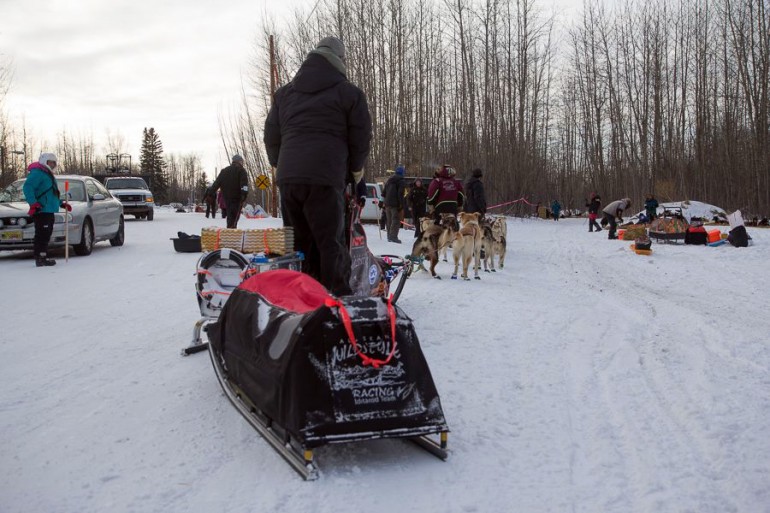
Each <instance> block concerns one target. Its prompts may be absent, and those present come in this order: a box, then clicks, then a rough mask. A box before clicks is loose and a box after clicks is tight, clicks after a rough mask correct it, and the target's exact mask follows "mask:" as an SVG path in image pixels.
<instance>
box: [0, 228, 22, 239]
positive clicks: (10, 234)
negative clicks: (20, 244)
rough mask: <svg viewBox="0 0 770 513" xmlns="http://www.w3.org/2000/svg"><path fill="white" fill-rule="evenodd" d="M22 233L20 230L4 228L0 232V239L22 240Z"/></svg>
mask: <svg viewBox="0 0 770 513" xmlns="http://www.w3.org/2000/svg"><path fill="white" fill-rule="evenodd" d="M23 238H24V234H23V232H22V231H21V230H5V231H2V232H0V240H22V239H23Z"/></svg>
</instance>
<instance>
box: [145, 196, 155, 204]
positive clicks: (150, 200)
mask: <svg viewBox="0 0 770 513" xmlns="http://www.w3.org/2000/svg"><path fill="white" fill-rule="evenodd" d="M144 201H146V202H147V203H153V201H152V196H147V197H146V198H144Z"/></svg>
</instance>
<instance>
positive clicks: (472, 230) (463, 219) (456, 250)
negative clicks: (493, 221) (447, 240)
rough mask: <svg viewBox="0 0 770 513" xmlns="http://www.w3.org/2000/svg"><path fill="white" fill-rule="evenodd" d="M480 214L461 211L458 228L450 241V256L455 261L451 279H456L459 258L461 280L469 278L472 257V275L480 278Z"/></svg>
mask: <svg viewBox="0 0 770 513" xmlns="http://www.w3.org/2000/svg"><path fill="white" fill-rule="evenodd" d="M480 218H481V214H479V213H478V212H474V213H473V214H468V213H466V212H463V213H461V214H460V230H459V231H458V232H457V234H456V235H455V238H454V241H453V242H452V257H453V258H454V261H455V271H454V273H453V274H452V279H453V280H456V279H457V269H458V267H459V266H460V260H462V264H463V273H462V275H460V276H461V278H462V279H463V280H470V278H468V266H469V265H470V263H471V259H473V277H474V278H475V279H477V280H480V279H481V277H479V267H481V265H480V255H481V239H482V231H481V226H480V225H479V219H480Z"/></svg>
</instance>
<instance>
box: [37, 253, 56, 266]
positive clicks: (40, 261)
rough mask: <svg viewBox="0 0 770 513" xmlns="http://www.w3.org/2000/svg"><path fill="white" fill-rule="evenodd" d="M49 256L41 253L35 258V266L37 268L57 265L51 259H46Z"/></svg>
mask: <svg viewBox="0 0 770 513" xmlns="http://www.w3.org/2000/svg"><path fill="white" fill-rule="evenodd" d="M46 257H47V255H46V254H45V253H40V254H39V255H38V256H37V257H36V258H35V266H37V267H48V266H49V265H56V260H53V259H51V258H46Z"/></svg>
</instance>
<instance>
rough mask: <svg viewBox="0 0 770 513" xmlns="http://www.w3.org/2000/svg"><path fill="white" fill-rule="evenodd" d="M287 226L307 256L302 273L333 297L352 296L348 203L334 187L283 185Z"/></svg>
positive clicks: (281, 188)
mask: <svg viewBox="0 0 770 513" xmlns="http://www.w3.org/2000/svg"><path fill="white" fill-rule="evenodd" d="M280 191H281V211H282V213H283V224H284V225H285V226H291V227H293V228H294V247H295V248H296V249H297V250H298V251H302V252H303V253H304V254H305V261H304V262H303V264H302V270H303V271H304V272H306V273H307V274H309V275H310V276H312V277H313V278H315V279H316V280H318V281H319V282H321V284H322V285H323V286H324V287H326V288H327V289H328V290H329V291H331V292H332V294H335V295H336V296H346V295H350V294H352V290H351V288H350V253H348V249H347V247H346V246H345V199H344V196H343V192H342V191H341V190H337V189H335V188H334V187H328V186H320V185H305V184H282V185H281V187H280Z"/></svg>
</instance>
